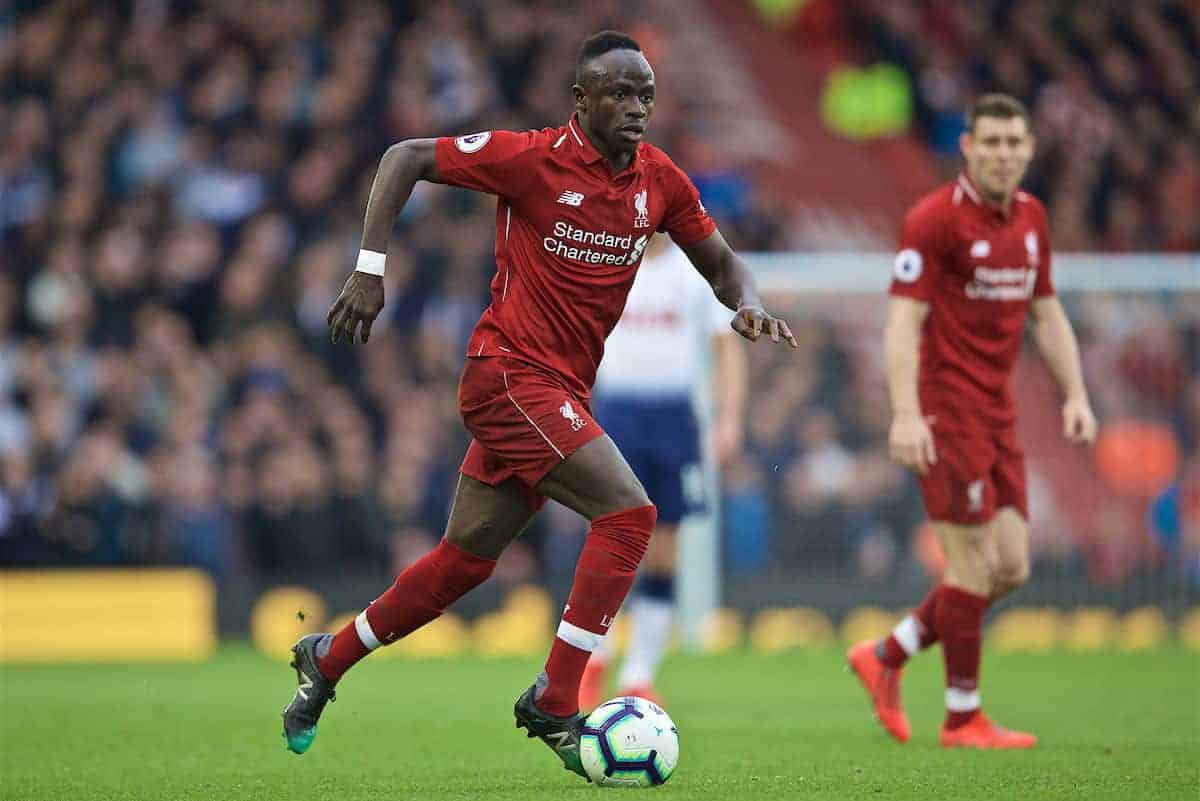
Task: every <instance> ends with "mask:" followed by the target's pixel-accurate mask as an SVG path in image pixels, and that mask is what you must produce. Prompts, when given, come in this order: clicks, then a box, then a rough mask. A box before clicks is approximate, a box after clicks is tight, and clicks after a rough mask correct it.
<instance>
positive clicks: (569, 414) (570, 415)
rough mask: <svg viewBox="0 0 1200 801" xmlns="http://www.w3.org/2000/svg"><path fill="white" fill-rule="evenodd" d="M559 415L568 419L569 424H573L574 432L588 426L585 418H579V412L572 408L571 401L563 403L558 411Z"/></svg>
mask: <svg viewBox="0 0 1200 801" xmlns="http://www.w3.org/2000/svg"><path fill="white" fill-rule="evenodd" d="M558 413H559V414H561V415H562V416H563V417H564V418H566V420H567V422H569V423H570V424H571V430H572V431H578V430H579V429H581V428H583V427H584V426H586V425H587V423H588V421H587V420H586V419H585V418H583V417H580V416H579V412H577V411H575V410H574V409H573V408H571V402H570V401H563V405H562V407H561V408H560V409H559V410H558Z"/></svg>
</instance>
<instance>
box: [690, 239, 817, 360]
mask: <svg viewBox="0 0 1200 801" xmlns="http://www.w3.org/2000/svg"><path fill="white" fill-rule="evenodd" d="M682 247H683V252H684V253H686V254H687V257H688V259H689V260H690V261H691V262H692V265H693V266H695V268H696V269H697V270H698V271H699V272H700V274H701V275H702V276H704V280H706V281H708V283H709V286H711V287H712V289H713V294H715V295H716V296H717V300H719V301H721V302H722V303H724V304H725V306H727V307H728V308H730V309H733V310H734V311H735V312H736V314H734V316H733V321H732V322H731V323H730V325H731V326H732V327H733V330H734V331H736V332H737V333H738V334H739V335H740V336H743V337H745V338H746V339H748V340H750V341H751V342H757V341H758V338H759V336H761V335H762V334H763V332H766V333H767V334H769V335H770V337H771V341H772V342H779V341H781V340H786V341H787V343H788V344H789V345H791V346H792V347H793V348H797V347H799V344H798V343H797V342H796V337H795V336H793V335H792V330H791V329H790V328H788V324H787V323H786V322H784V321H783V320H781V319H780V318H778V317H775V316H772V315H771V314H769V313H767V310H766V309H764V308H763V304H762V298H760V297H759V295H758V287H757V285H756V284H755V282H754V276H753V274H751V272H750V268H749V267H747V266H746V263H745V262H744V261H742V260H741V258H739V257H738V255H737V254H736V253H734V252H733V249H732V248H730V247H729V243H727V242H726V241H725V237H723V236H721V232H720V231H714V232H713V233H712V234H711V235H709V236H708V237H706V238H704V239H702V240H700V241H699V242H696V243H694V244H691V245H685V246H682Z"/></svg>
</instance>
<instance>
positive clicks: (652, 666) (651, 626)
mask: <svg viewBox="0 0 1200 801" xmlns="http://www.w3.org/2000/svg"><path fill="white" fill-rule="evenodd" d="M630 606H631V608H630V610H629V618H630V621H629V622H630V623H631V624H632V625H633V630H632V631H631V632H630V634H629V647H628V648H626V649H625V661H624V662H623V663H622V665H621V674H620V676H619V677H618V678H617V687H618V689H620V688H624V687H644V686H646V685H650V684H653V683H654V677H655V675H656V674H657V673H658V666H659V663H661V662H662V658H663V653H664V652H666V650H667V643H669V642H670V641H671V624H672V622H673V618H674V613H675V608H674V607H675V605H674V604H673V603H671V602H670V601H663V600H659V599H656V598H645V597H641V596H639V597H637V598H634V599H633V603H632V604H631V605H630Z"/></svg>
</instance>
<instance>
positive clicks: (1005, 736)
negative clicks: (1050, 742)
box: [942, 711, 1037, 749]
mask: <svg viewBox="0 0 1200 801" xmlns="http://www.w3.org/2000/svg"><path fill="white" fill-rule="evenodd" d="M1035 745H1037V737H1036V736H1034V735H1032V734H1028V733H1026V732H1023V731H1009V730H1008V729H1006V728H1004V727H1003V726H997V725H996V724H995V723H992V721H991V720H990V719H989V718H988V716H987V715H985V714H983V712H982V711H980V712H979V714H977V715H975V717H973V718H971V720H970V722H969V723H967V724H965V725H963V726H959V727H958V728H957V729H947V728H946V727H945V725H943V726H942V747H943V748H1005V749H1007V748H1033V747H1034V746H1035Z"/></svg>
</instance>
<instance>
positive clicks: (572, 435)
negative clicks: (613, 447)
mask: <svg viewBox="0 0 1200 801" xmlns="http://www.w3.org/2000/svg"><path fill="white" fill-rule="evenodd" d="M458 411H459V414H461V415H462V419H463V423H464V424H466V427H467V431H468V432H470V434H471V436H472V437H473V439H472V440H471V444H470V446H469V447H468V448H467V455H466V456H465V457H463V463H462V467H460V468H459V472H461V473H462V474H463V475H464V476H470V477H471V478H473V479H476V480H477V481H482V482H483V483H484V484H488V485H491V486H495V485H497V484H500V483H501V482H503V481H507V480H508V479H509V478H512V477H514V476H515V477H516V478H517V479H518V480H519V481H520V482H521V483H522V484H523V485H525V488H526V489H527V490H528V492H527V493H526V497H527V498H528V500H529V502H530V504H531V505H532V506H533V507H534V508H535V509H538V508H540V507H541V505H542V504H543V503H545V500H546V499H545V498H544V497H543V496H542V495H541V494H540V493H538V492H536V491H535V490H534V489H533V488H534V487H536V486H537V484H538V482H539V481H541V480H542V479H543V478H545V476H546V474H547V473H549V472H550V471H551V470H553V469H554V468H555V467H557V466H558V465H559V464H560V463H561V462H562V461H564V460H565V459H566V458H567V457H568V456H570V455H571V454H572V453H574V452H575V451H577V450H579V449H580V448H582V447H583V446H584V445H586V444H588V443H589V442H591V441H592V440H594V439H596V438H597V437H600V436H603V435H604V429H603V428H601V427H600V424H599V423H597V422H596V421H595V420H594V419H593V418H592V412H591V409H589V408H588V405H587V403H586V402H584V401H581V400H580V399H579V398H578V397H576V395H575V394H574V393H573V392H571V390H570V389H568V388H567V386H566V384H564V383H563V382H562V380H561V379H559V378H558V377H557V376H555V375H554V374H553V373H551V372H548V371H546V370H541V369H539V368H537V367H535V366H533V365H531V364H528V363H526V362H522V361H519V360H517V359H512V358H509V357H507V356H484V357H479V358H468V359H467V364H466V367H464V368H463V374H462V380H461V381H460V382H459V384H458Z"/></svg>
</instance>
